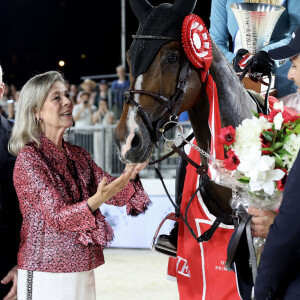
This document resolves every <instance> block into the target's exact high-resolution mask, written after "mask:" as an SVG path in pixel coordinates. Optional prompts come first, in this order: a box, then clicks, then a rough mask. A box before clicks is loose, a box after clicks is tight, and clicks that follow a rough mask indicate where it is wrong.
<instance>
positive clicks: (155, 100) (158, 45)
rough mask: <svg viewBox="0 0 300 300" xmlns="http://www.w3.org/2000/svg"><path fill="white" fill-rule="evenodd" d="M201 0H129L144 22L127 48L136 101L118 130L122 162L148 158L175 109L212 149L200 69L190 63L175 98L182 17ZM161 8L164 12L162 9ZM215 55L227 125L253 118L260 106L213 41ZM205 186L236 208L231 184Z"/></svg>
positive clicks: (223, 203)
mask: <svg viewBox="0 0 300 300" xmlns="http://www.w3.org/2000/svg"><path fill="white" fill-rule="evenodd" d="M196 2H197V1H196V0H176V1H175V2H174V4H173V5H171V4H166V3H164V4H160V5H159V6H157V7H153V6H152V5H150V4H149V2H148V1H146V0H130V4H131V6H132V9H133V11H134V13H135V15H136V16H137V18H138V19H139V22H140V27H139V30H138V33H137V35H136V36H134V38H135V39H134V41H133V43H132V45H131V47H130V49H129V51H128V52H127V61H128V65H129V69H130V88H129V95H128V97H132V99H133V100H134V101H133V102H132V101H127V102H126V103H124V106H123V112H122V115H121V118H120V121H119V123H118V125H117V127H116V130H115V143H116V145H117V147H118V150H119V156H120V159H121V160H122V161H123V162H128V163H139V162H145V161H147V160H149V159H150V157H151V154H152V151H153V150H154V147H155V143H156V141H157V140H158V139H159V138H160V137H161V132H160V128H162V127H163V125H164V124H165V123H167V122H168V121H169V120H170V115H171V114H172V113H174V112H176V115H177V116H179V115H180V113H181V112H183V111H188V115H189V118H190V121H191V125H192V128H193V131H194V135H195V139H196V141H197V145H198V146H199V147H200V148H201V149H203V150H205V151H206V152H209V145H210V139H211V132H210V129H209V125H208V115H209V103H208V98H207V95H206V93H205V90H204V89H203V88H202V87H203V85H204V83H203V82H202V80H201V72H202V71H201V69H197V68H195V67H194V66H193V65H192V64H191V63H190V62H188V68H189V79H188V83H187V87H186V90H185V92H184V93H183V98H182V101H177V102H176V101H173V102H172V100H173V98H174V95H176V93H177V91H178V89H177V84H178V81H179V77H180V74H181V69H182V64H183V61H185V60H187V56H186V54H185V52H184V49H183V46H182V43H181V39H180V37H181V32H180V30H181V27H180V26H179V25H178V24H179V22H181V24H182V22H183V19H184V17H185V16H187V15H189V14H190V13H191V12H192V11H193V9H194V6H195V4H196ZM160 10H162V11H163V12H159V11H160ZM170 11H171V13H170ZM163 13H164V18H163V19H162V18H161V15H162V14H163ZM172 13H174V14H175V15H176V18H177V19H179V21H177V19H176V18H175V17H174V16H173V15H172ZM178 16H179V17H178ZM168 18H169V19H170V20H168ZM180 18H181V19H180ZM174 19H176V20H175V21H174ZM163 22H166V23H167V25H166V26H167V28H163V30H162V31H161V32H159V27H158V26H159V25H158V24H160V26H162V27H164V24H162V23H163ZM172 22H173V23H172ZM155 24H156V25H155ZM171 25H172V26H171ZM166 26H165V27H166ZM152 27H154V29H152ZM165 35H167V36H165ZM168 38H170V40H168ZM171 38H172V39H171ZM153 39H154V40H155V41H154V42H153ZM160 39H161V40H160ZM148 41H149V44H147V42H148ZM157 41H158V42H157ZM136 43H139V45H138V46H137V45H136ZM149 52H152V53H149ZM153 52H154V53H153ZM212 54H213V60H212V64H211V66H210V69H209V72H210V74H211V75H212V77H213V79H214V81H215V83H216V86H217V92H218V97H219V106H220V115H221V124H222V127H224V126H228V125H232V126H233V127H237V126H238V125H239V124H240V123H241V122H242V120H244V119H245V118H249V117H251V115H252V113H251V110H254V111H256V110H257V106H256V104H255V102H254V101H253V99H252V98H251V96H249V94H248V93H247V91H246V90H245V88H244V86H243V85H242V84H241V82H240V81H239V78H238V77H237V75H236V73H235V71H234V70H233V68H232V67H231V65H230V64H229V63H228V61H227V59H226V58H225V56H224V55H223V54H222V52H221V51H220V50H219V48H218V47H217V46H216V44H215V43H214V42H213V41H212ZM141 58H142V59H141ZM143 58H144V61H143ZM145 61H146V62H145ZM170 103H171V106H170V105H169V104H170ZM200 156H201V162H202V164H203V165H206V164H207V160H206V157H204V156H202V155H200ZM206 190H207V193H208V194H209V195H210V196H211V198H213V199H214V200H215V201H216V202H217V203H218V206H219V207H220V208H221V209H222V211H223V212H226V213H231V212H232V209H231V207H230V204H229V201H230V199H231V190H230V189H227V188H224V187H222V186H219V185H216V184H214V183H213V182H209V183H208V184H207V185H206ZM204 202H205V204H206V205H207V208H208V210H209V211H210V213H212V214H213V215H216V214H217V211H216V209H215V206H213V205H211V203H210V201H208V200H206V199H205V197H204Z"/></svg>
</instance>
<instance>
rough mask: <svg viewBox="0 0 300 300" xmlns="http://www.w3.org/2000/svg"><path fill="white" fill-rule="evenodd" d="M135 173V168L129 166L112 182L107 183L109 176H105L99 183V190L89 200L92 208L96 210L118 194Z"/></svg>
mask: <svg viewBox="0 0 300 300" xmlns="http://www.w3.org/2000/svg"><path fill="white" fill-rule="evenodd" d="M133 174H135V176H136V173H135V169H134V168H129V169H128V170H126V171H125V172H124V173H123V174H122V175H121V176H120V177H118V178H117V179H115V180H114V181H112V182H110V183H107V178H106V177H103V179H102V180H101V181H100V183H99V185H98V188H97V192H96V193H95V195H94V196H92V197H91V198H89V199H88V201H87V202H88V206H89V208H90V210H91V211H92V212H94V211H95V210H96V209H97V208H99V206H100V205H101V204H103V203H105V202H106V201H108V200H109V199H111V198H112V197H113V196H114V195H116V194H118V193H119V192H120V191H121V190H122V189H123V188H124V187H125V186H126V185H127V184H128V182H129V181H130V179H131V177H132V176H133Z"/></svg>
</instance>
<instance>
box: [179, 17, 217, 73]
mask: <svg viewBox="0 0 300 300" xmlns="http://www.w3.org/2000/svg"><path fill="white" fill-rule="evenodd" d="M182 43H183V48H184V51H185V53H186V55H187V57H188V58H189V60H190V62H191V63H192V64H193V65H194V66H195V67H196V68H201V69H204V72H205V73H207V71H208V70H209V68H210V65H211V62H212V46H211V39H210V35H209V33H208V30H207V28H206V26H205V24H204V22H203V20H202V19H201V18H200V17H199V16H197V15H194V14H191V15H188V16H186V17H185V19H184V21H183V25H182Z"/></svg>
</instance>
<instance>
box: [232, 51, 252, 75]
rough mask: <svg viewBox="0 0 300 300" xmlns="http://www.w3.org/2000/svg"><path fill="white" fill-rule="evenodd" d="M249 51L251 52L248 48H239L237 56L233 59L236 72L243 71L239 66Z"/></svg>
mask: <svg viewBox="0 0 300 300" xmlns="http://www.w3.org/2000/svg"><path fill="white" fill-rule="evenodd" d="M247 53H249V52H248V50H246V49H243V48H241V49H239V50H238V52H237V53H236V56H235V58H234V59H233V61H232V65H233V68H234V70H235V71H236V72H238V73H239V72H243V70H242V69H241V68H240V66H239V63H240V61H241V60H242V59H243V57H244V55H245V54H247Z"/></svg>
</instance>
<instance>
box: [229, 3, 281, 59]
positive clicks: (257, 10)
mask: <svg viewBox="0 0 300 300" xmlns="http://www.w3.org/2000/svg"><path fill="white" fill-rule="evenodd" d="M277 1H278V0H277ZM279 2H280V1H278V3H279ZM230 7H231V9H232V11H233V13H234V15H235V18H236V20H237V23H238V26H239V29H240V34H241V40H242V47H243V48H244V49H247V50H248V51H249V52H250V53H251V54H255V53H257V52H258V51H259V50H261V49H262V48H263V47H265V46H266V45H268V44H269V42H270V39H271V35H272V33H273V30H274V27H275V25H276V23H277V21H278V19H279V17H280V16H281V14H282V13H283V11H284V10H285V8H284V7H283V6H279V5H273V4H265V3H235V4H231V5H230Z"/></svg>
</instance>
